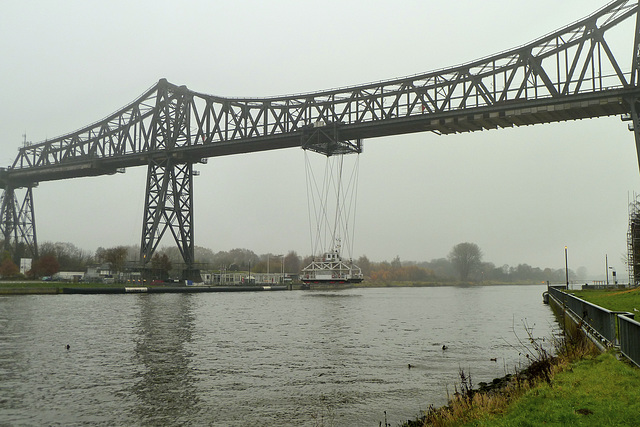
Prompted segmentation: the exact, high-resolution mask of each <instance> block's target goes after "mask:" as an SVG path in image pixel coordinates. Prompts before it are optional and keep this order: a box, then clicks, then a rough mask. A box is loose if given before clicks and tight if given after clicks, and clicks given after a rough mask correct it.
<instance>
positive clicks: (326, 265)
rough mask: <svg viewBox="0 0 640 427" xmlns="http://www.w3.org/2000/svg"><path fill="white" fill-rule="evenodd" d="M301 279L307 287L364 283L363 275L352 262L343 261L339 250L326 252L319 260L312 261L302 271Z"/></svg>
mask: <svg viewBox="0 0 640 427" xmlns="http://www.w3.org/2000/svg"><path fill="white" fill-rule="evenodd" d="M300 279H301V280H302V283H304V284H305V285H312V284H313V285H317V284H350V283H360V282H362V279H363V275H362V270H361V269H360V267H358V266H357V265H355V264H354V263H353V261H352V260H344V259H342V257H341V256H340V250H339V248H338V249H333V250H331V251H329V252H325V253H324V254H323V255H322V257H320V259H319V260H316V259H314V260H313V261H311V264H309V265H308V266H306V267H305V268H303V269H302V274H301V277H300Z"/></svg>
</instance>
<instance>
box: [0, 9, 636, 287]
mask: <svg viewBox="0 0 640 427" xmlns="http://www.w3.org/2000/svg"><path fill="white" fill-rule="evenodd" d="M488 3H489V4H488ZM603 5H604V3H602V2H601V1H594V0H588V1H586V0H582V1H578V0H570V1H563V2H561V3H558V2H556V1H551V0H542V1H538V2H536V3H535V7H534V6H532V3H531V2H528V1H527V2H525V1H506V0H495V1H492V2H477V1H470V0H462V1H456V2H437V1H432V0H426V1H425V0H423V1H396V2H371V1H365V0H354V1H349V2H343V1H333V0H331V1H324V2H312V3H311V2H299V1H291V0H289V1H280V0H277V1H272V2H259V1H246V0H245V1H243V0H241V1H233V2H209V1H190V2H169V1H139V2H125V1H110V2H100V3H97V2H85V1H57V2H48V1H12V0H10V1H7V2H4V3H3V13H2V15H1V16H0V23H1V25H0V36H1V40H2V41H1V42H0V46H1V47H0V53H1V57H2V61H1V62H0V88H1V89H2V100H3V102H2V103H0V117H2V126H0V137H1V138H0V166H2V167H6V166H9V165H11V163H12V162H13V160H14V158H15V157H16V155H17V149H18V147H19V146H20V145H21V144H22V139H23V137H22V135H23V134H25V133H26V139H27V140H28V141H32V142H40V141H42V140H44V139H46V138H53V137H56V136H58V135H61V134H65V133H68V132H71V131H73V130H75V129H78V128H80V127H83V126H85V125H87V124H89V123H92V122H95V121H98V120H100V119H101V118H103V117H105V116H107V115H108V114H109V113H111V112H113V111H116V110H118V109H119V108H121V107H123V106H124V105H126V104H128V103H129V102H131V101H133V100H134V99H135V98H136V97H138V96H139V95H140V94H141V93H143V92H144V91H145V90H146V89H147V88H148V87H150V86H152V85H153V84H155V82H157V81H158V79H160V78H167V79H168V80H169V82H171V83H174V84H177V85H186V86H187V87H188V88H189V89H191V90H194V91H198V92H201V93H207V94H215V95H220V96H232V97H241V96H249V97H265V96H274V95H286V94H292V93H302V92H313V91H319V90H323V89H329V88H334V87H343V86H351V85H357V84H361V83H366V82H370V81H378V80H385V79H391V78H394V77H400V76H405V75H411V74H416V73H421V72H426V71H431V70H436V69H441V68H446V67H450V66H453V65H457V64H460V63H464V62H469V61H472V60H475V59H478V58H481V57H484V56H488V55H491V54H494V53H497V52H500V51H504V50H508V49H510V48H513V47H516V46H519V45H522V44H525V43H527V42H529V41H531V40H534V39H536V38H538V37H540V36H542V35H544V34H547V33H549V32H551V31H553V30H556V29H558V28H560V27H562V26H565V25H566V24H569V23H571V22H574V21H576V20H578V19H580V18H583V17H584V16H586V15H588V14H590V13H592V12H594V11H595V10H597V9H598V8H600V7H602V6H603ZM629 24H631V26H630V25H629ZM606 37H607V42H608V43H609V44H610V45H611V46H612V49H613V51H614V54H615V55H616V58H617V59H619V60H620V61H625V60H627V58H628V60H629V61H630V60H631V59H630V58H631V52H632V50H633V22H629V23H625V24H624V25H623V26H620V27H619V28H617V29H616V30H615V31H612V32H611V34H610V35H609V33H607V36H606ZM624 68H625V69H626V68H627V64H626V63H625V67H624ZM195 169H197V170H199V171H200V173H201V174H200V176H198V177H195V178H194V179H195V183H194V186H195V189H194V192H195V194H194V204H195V244H196V245H198V246H204V247H208V248H211V249H212V250H213V251H220V250H229V249H232V248H236V247H244V248H248V249H251V250H253V251H254V252H256V253H258V254H260V253H268V252H271V253H286V252H287V251H289V250H295V251H297V252H298V254H300V255H303V256H304V255H307V254H309V253H310V251H311V247H310V241H309V224H308V214H307V194H306V186H305V170H304V153H303V151H302V149H300V148H292V149H286V150H276V151H269V152H264V153H253V154H245V155H234V156H227V157H218V158H211V159H209V162H208V164H206V165H197V166H195ZM145 176H146V168H144V167H140V168H130V169H127V171H126V173H125V174H117V175H114V176H103V177H97V178H82V179H74V180H65V181H55V182H43V183H41V184H40V186H39V187H38V188H36V189H35V190H34V199H35V215H36V224H37V233H38V240H39V241H40V242H44V241H54V242H55V241H61V242H71V243H73V244H75V245H76V246H78V247H80V248H83V249H87V250H91V251H94V250H95V249H96V248H97V247H99V246H102V247H110V246H116V245H139V243H140V236H141V230H142V219H143V205H144V193H145ZM638 178H639V173H638V160H637V158H636V152H635V145H634V138H633V134H632V133H631V132H629V131H628V130H627V123H625V122H621V121H620V118H619V117H617V116H612V117H608V118H601V119H592V120H579V121H572V122H562V123H556V124H546V125H536V126H530V127H520V128H510V129H501V130H492V131H483V132H474V133H469V134H459V135H447V136H438V135H435V134H433V133H417V134H410V135H402V136H390V137H383V138H375V139H367V140H365V141H364V152H363V154H362V155H361V156H360V176H359V187H358V207H357V216H356V221H355V242H354V254H353V255H354V257H356V258H357V257H359V256H361V255H366V256H368V257H369V258H370V259H371V260H374V261H382V260H391V259H392V258H394V257H395V256H399V257H400V259H401V260H403V261H408V260H415V261H422V260H431V259H434V258H441V257H446V256H447V254H448V253H449V251H450V250H451V248H452V247H453V246H454V245H456V244H457V243H460V242H473V243H476V244H477V245H478V246H479V247H480V248H481V249H482V250H483V252H484V261H490V262H493V263H495V264H496V265H498V266H501V265H503V264H509V265H511V266H515V265H517V264H520V263H527V264H529V265H532V266H536V267H551V268H564V247H565V245H566V246H568V251H569V267H570V268H571V269H573V270H574V271H575V270H577V269H578V268H579V267H580V266H584V267H586V268H587V270H588V276H589V277H590V278H596V276H603V275H604V272H605V263H604V260H605V255H608V258H609V265H610V266H614V267H615V268H616V269H617V271H618V275H619V277H620V278H621V279H622V280H624V281H626V280H627V275H626V272H625V271H626V269H625V267H624V265H623V264H622V258H623V256H626V251H627V244H626V235H627V226H628V215H627V207H628V202H629V198H630V197H631V196H632V195H633V192H634V191H637V187H638ZM168 245H173V242H172V240H171V239H170V235H169V234H168V233H167V235H165V237H164V239H163V241H162V243H161V244H160V246H161V247H162V246H168Z"/></svg>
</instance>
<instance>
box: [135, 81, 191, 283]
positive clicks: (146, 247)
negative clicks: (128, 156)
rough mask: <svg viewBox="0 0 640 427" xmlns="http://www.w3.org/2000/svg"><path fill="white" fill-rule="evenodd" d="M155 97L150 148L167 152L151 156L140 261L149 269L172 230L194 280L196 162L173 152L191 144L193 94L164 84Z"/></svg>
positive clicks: (189, 276)
mask: <svg viewBox="0 0 640 427" xmlns="http://www.w3.org/2000/svg"><path fill="white" fill-rule="evenodd" d="M156 96H157V101H156V104H157V105H161V106H162V108H157V109H156V110H155V112H154V115H153V120H152V123H153V126H152V128H151V129H150V135H151V138H150V139H149V144H150V146H149V147H148V148H149V149H151V150H159V151H161V152H162V153H164V155H162V156H154V157H151V158H150V159H149V164H148V168H147V190H146V198H145V210H144V221H143V230H142V241H141V244H140V260H141V262H142V264H143V268H146V265H147V264H148V263H149V262H150V261H151V258H152V256H153V253H154V252H155V250H156V248H157V247H158V244H159V243H160V241H161V240H162V237H163V236H164V233H165V232H166V230H167V229H169V230H171V234H172V235H173V238H174V240H175V242H176V245H177V246H178V249H179V250H180V253H181V255H182V258H183V260H184V262H185V265H186V271H185V272H184V275H185V276H186V277H185V278H188V279H191V278H193V276H194V274H193V264H194V261H195V259H194V240H193V234H194V233H193V175H194V174H193V165H192V163H191V162H190V161H185V160H184V159H183V158H182V157H181V156H180V155H179V154H178V153H175V152H174V151H175V150H176V149H180V148H183V147H186V146H188V145H189V144H190V137H189V127H188V124H189V108H188V105H189V99H190V94H188V93H187V92H186V91H184V90H177V91H176V90H174V88H172V87H170V86H168V85H165V86H164V87H163V88H162V89H161V90H158V91H157V94H156ZM169 153H173V154H169Z"/></svg>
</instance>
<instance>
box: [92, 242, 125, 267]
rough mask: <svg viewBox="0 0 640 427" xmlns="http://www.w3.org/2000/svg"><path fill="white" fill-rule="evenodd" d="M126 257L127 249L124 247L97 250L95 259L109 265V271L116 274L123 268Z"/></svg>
mask: <svg viewBox="0 0 640 427" xmlns="http://www.w3.org/2000/svg"><path fill="white" fill-rule="evenodd" d="M126 256H127V248H126V247H125V246H116V247H115V248H109V249H103V248H98V250H97V251H96V258H98V259H99V260H100V261H102V262H107V263H109V265H110V267H111V271H112V272H115V273H118V272H120V271H122V269H123V268H124V262H125V260H126Z"/></svg>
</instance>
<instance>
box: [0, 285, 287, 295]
mask: <svg viewBox="0 0 640 427" xmlns="http://www.w3.org/2000/svg"><path fill="white" fill-rule="evenodd" d="M286 290H289V287H288V286H283V285H278V286H259V285H256V286H122V287H120V286H108V287H105V286H77V287H59V288H58V287H21V288H18V287H16V288H3V289H0V295H55V294H136V293H137V294H140V293H147V294H167V293H174V294H186V293H204V292H269V291H286Z"/></svg>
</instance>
